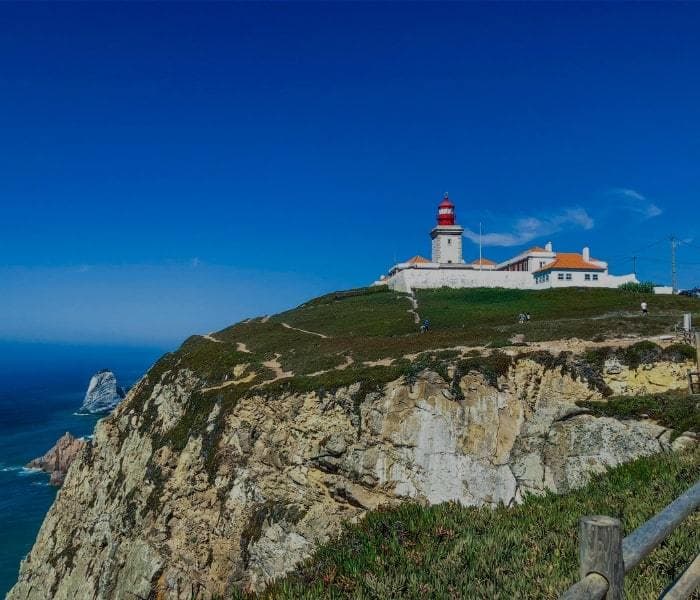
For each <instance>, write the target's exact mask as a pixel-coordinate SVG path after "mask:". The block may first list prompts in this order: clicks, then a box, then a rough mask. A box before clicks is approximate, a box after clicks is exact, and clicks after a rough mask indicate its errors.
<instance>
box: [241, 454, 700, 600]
mask: <svg viewBox="0 0 700 600" xmlns="http://www.w3.org/2000/svg"><path fill="white" fill-rule="evenodd" d="M699 470H700V451H697V450H696V451H694V452H688V453H669V454H665V455H660V456H654V457H649V458H644V459H641V460H637V461H635V462H632V463H628V464H627V465H624V466H621V467H618V468H616V469H614V470H612V471H610V472H609V473H608V474H606V475H604V476H601V477H598V478H597V479H595V480H594V481H593V482H592V483H590V484H589V485H588V486H586V487H585V488H583V489H581V490H578V491H575V492H572V493H569V494H566V495H563V496H555V495H546V496H541V497H534V496H530V497H528V498H527V499H526V501H525V503H524V504H522V505H520V506H517V507H514V508H506V507H500V508H497V509H495V510H493V509H490V508H465V507H462V506H459V505H456V504H451V503H447V504H441V505H438V506H432V507H423V506H420V505H417V504H410V503H409V504H403V505H401V506H399V507H397V508H392V509H385V510H380V511H376V512H372V513H370V514H368V515H367V517H366V518H365V519H364V520H363V521H362V522H361V523H359V524H357V525H351V526H348V527H347V528H346V530H345V532H344V533H343V535H342V536H341V537H340V538H339V539H338V540H336V541H333V542H331V543H329V544H326V545H324V546H322V547H321V548H319V549H318V550H317V551H316V553H315V555H314V556H313V557H312V558H311V559H310V560H309V561H307V562H306V563H304V564H303V565H302V566H301V567H299V568H298V569H297V570H296V571H295V572H294V573H292V574H290V575H289V576H288V577H286V578H284V579H282V580H280V581H278V582H277V583H275V584H273V585H272V586H271V587H270V588H269V589H268V590H267V591H266V592H265V593H264V594H261V595H260V596H258V597H259V598H275V599H280V598H290V599H292V598H294V599H309V600H310V599H317V598H334V599H335V598H338V599H339V598H354V599H364V598H367V599H369V598H373V599H374V598H387V599H390V598H394V599H399V598H402V599H403V598H407V599H410V598H416V599H420V600H424V599H425V598H438V599H443V598H444V599H447V598H450V599H452V598H464V599H470V600H471V599H478V598H484V599H486V598H488V599H494V598H506V599H509V598H543V599H554V598H558V597H559V594H560V593H561V592H562V591H564V590H565V589H566V588H567V587H568V586H570V585H571V584H573V583H574V582H575V581H576V580H577V579H578V555H577V535H576V532H577V524H578V520H579V518H580V517H581V516H584V515H589V514H606V515H610V516H614V517H618V518H620V519H621V520H622V523H623V527H624V531H625V534H628V533H630V532H631V531H632V530H634V529H635V528H636V527H638V526H639V525H641V524H642V523H643V522H644V521H646V520H647V519H649V518H650V517H651V516H653V515H654V514H655V513H657V512H658V511H659V510H661V509H662V508H663V507H664V506H666V505H667V504H668V503H669V502H671V501H672V500H673V499H675V498H676V497H677V496H678V495H680V494H681V493H683V492H684V491H685V490H686V489H687V488H688V487H690V486H691V485H692V484H693V483H694V482H695V480H696V478H697V476H698V471H699ZM699 525H700V514H695V515H693V516H691V517H690V518H689V519H688V520H686V522H685V523H684V524H683V525H682V526H681V527H679V528H678V529H677V530H676V532H674V533H673V534H672V535H671V536H670V537H669V538H668V539H667V540H666V541H665V542H664V543H662V544H661V546H660V547H659V548H658V549H657V550H655V551H654V552H653V553H652V554H651V555H650V556H649V557H648V558H647V559H646V560H645V561H644V562H642V564H641V565H640V566H639V567H637V568H636V569H635V570H634V571H632V573H631V574H630V575H629V576H628V577H627V578H626V597H628V598H656V597H657V596H658V595H659V593H660V592H661V591H662V590H663V589H664V588H665V587H666V586H667V585H668V584H669V583H670V582H671V581H673V580H674V579H675V578H676V577H677V576H678V575H679V574H680V573H681V572H682V570H683V569H684V568H685V567H686V566H687V565H688V564H689V563H690V562H691V560H692V559H693V557H694V556H695V554H697V552H698V539H697V531H698V526H699ZM233 597H234V598H245V597H250V596H244V595H241V594H240V593H239V592H234V593H233Z"/></svg>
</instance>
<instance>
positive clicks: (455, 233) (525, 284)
mask: <svg viewBox="0 0 700 600" xmlns="http://www.w3.org/2000/svg"><path fill="white" fill-rule="evenodd" d="M463 232H464V228H463V227H460V226H459V225H457V224H456V216H455V206H454V204H453V203H452V202H451V201H450V199H449V198H448V197H447V194H445V198H444V199H443V200H442V202H441V203H440V204H439V206H438V214H437V225H436V226H435V227H434V228H433V229H432V230H431V232H430V237H431V239H432V257H431V260H428V259H427V258H423V257H422V256H414V257H413V258H411V259H409V260H407V261H406V262H402V263H398V264H396V265H394V266H393V267H392V268H391V269H390V270H389V273H388V274H387V275H384V276H382V277H381V278H380V279H379V280H378V281H376V282H375V285H383V284H386V285H388V286H389V287H390V288H392V289H395V290H399V291H404V292H408V291H410V290H411V289H415V288H439V287H452V288H467V287H503V288H518V289H533V290H534V289H546V288H552V287H568V286H576V287H612V288H614V287H618V286H619V285H621V284H623V283H626V282H629V281H632V282H636V281H637V278H636V277H635V276H634V275H632V274H630V275H620V276H615V275H610V274H609V273H608V263H606V262H605V261H602V260H598V259H596V258H591V255H590V251H589V249H588V248H584V249H583V251H582V252H581V253H580V254H578V253H575V252H555V251H554V249H553V248H552V243H551V242H548V243H547V244H546V245H545V246H544V248H542V247H539V246H535V247H533V248H530V249H528V250H525V251H523V252H521V253H520V254H517V255H516V256H514V257H513V258H510V259H508V260H505V261H503V262H501V263H498V264H497V263H495V262H493V261H491V260H489V259H487V258H483V257H482V258H478V259H476V260H473V261H471V262H468V263H465V261H464V258H463V255H462V239H463V237H462V233H463Z"/></svg>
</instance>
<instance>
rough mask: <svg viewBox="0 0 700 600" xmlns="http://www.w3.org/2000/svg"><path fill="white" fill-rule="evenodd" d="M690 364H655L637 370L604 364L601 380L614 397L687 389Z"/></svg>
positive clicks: (616, 362)
mask: <svg viewBox="0 0 700 600" xmlns="http://www.w3.org/2000/svg"><path fill="white" fill-rule="evenodd" d="M693 365H694V363H692V362H680V363H673V362H666V361H663V362H656V363H653V364H644V365H640V367H639V368H637V369H630V368H629V367H627V366H623V365H621V364H620V363H619V361H617V360H615V361H612V362H611V361H608V362H606V363H605V368H604V374H603V379H604V381H605V383H606V384H607V385H608V387H609V388H610V389H611V390H612V391H613V393H614V394H615V395H634V394H653V393H658V392H665V391H667V390H682V389H687V387H688V371H689V370H690V369H692V368H693Z"/></svg>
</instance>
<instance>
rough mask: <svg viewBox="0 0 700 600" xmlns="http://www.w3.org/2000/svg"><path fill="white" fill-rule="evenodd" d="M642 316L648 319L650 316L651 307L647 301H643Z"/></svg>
mask: <svg viewBox="0 0 700 600" xmlns="http://www.w3.org/2000/svg"><path fill="white" fill-rule="evenodd" d="M641 307H642V316H643V317H648V316H649V306H648V305H647V303H646V300H642V304H641Z"/></svg>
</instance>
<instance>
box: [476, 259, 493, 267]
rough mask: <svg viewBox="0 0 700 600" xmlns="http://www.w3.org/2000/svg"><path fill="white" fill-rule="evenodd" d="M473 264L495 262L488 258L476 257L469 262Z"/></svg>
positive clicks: (490, 263)
mask: <svg viewBox="0 0 700 600" xmlns="http://www.w3.org/2000/svg"><path fill="white" fill-rule="evenodd" d="M471 264H473V265H489V266H492V265H495V264H496V263H495V262H493V261H492V260H489V259H488V258H477V259H475V260H473V261H472V262H471Z"/></svg>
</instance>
